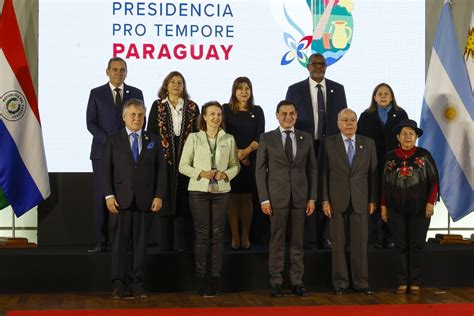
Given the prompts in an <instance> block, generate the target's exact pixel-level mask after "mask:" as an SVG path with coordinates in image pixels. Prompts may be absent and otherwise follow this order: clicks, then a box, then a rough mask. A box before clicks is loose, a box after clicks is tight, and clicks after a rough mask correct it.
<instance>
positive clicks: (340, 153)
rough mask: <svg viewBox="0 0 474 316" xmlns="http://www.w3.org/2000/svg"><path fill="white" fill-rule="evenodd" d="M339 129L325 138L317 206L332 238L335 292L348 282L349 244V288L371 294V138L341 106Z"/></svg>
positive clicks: (373, 177)
mask: <svg viewBox="0 0 474 316" xmlns="http://www.w3.org/2000/svg"><path fill="white" fill-rule="evenodd" d="M337 126H338V128H339V130H340V133H339V134H337V135H333V136H330V137H327V138H326V144H325V146H324V150H323V156H322V188H321V191H322V208H323V212H324V215H326V217H328V218H329V227H330V231H331V240H332V247H333V248H332V283H333V286H334V289H335V293H336V295H341V294H344V293H346V292H347V290H348V289H349V287H350V285H351V280H350V279H349V272H348V267H347V259H346V245H349V246H350V261H351V272H352V273H351V274H352V287H353V289H354V290H355V291H356V292H360V293H363V294H368V295H373V294H374V292H373V291H372V290H371V289H370V287H369V283H368V279H369V277H368V265H367V240H368V216H369V214H372V213H373V212H374V210H375V208H376V203H375V201H377V194H378V192H377V183H378V182H377V153H376V150H375V143H374V141H373V140H372V139H370V138H368V137H364V136H361V135H356V131H357V115H356V113H355V112H354V111H353V110H351V109H343V110H341V111H340V112H339V114H338V117H337Z"/></svg>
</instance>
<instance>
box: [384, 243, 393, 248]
mask: <svg viewBox="0 0 474 316" xmlns="http://www.w3.org/2000/svg"><path fill="white" fill-rule="evenodd" d="M393 247H395V244H394V243H393V242H389V243H387V244H386V245H385V248H387V249H392V248H393Z"/></svg>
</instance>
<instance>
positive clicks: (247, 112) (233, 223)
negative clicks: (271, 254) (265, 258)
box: [223, 77, 265, 249]
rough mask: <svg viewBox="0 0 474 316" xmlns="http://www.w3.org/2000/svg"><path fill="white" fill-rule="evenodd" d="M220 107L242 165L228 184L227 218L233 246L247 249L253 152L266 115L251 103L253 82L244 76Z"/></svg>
mask: <svg viewBox="0 0 474 316" xmlns="http://www.w3.org/2000/svg"><path fill="white" fill-rule="evenodd" d="M223 107H224V127H225V129H226V132H227V133H229V134H232V135H233V136H234V138H235V141H236V143H237V148H238V156H239V161H240V164H241V170H240V173H239V174H238V175H237V177H235V178H234V179H233V180H232V183H231V187H232V191H231V197H230V208H229V221H230V228H231V232H232V248H233V249H239V248H240V247H242V248H243V249H248V248H250V240H249V231H250V224H251V222H252V212H253V206H252V192H253V191H254V189H255V159H256V152H255V151H256V150H257V147H258V141H259V138H260V134H262V133H263V132H264V131H265V117H264V114H263V110H262V108H261V107H259V106H258V105H255V104H254V98H253V91H252V83H251V82H250V80H249V79H248V78H247V77H239V78H237V79H235V81H234V84H233V85H232V95H231V97H230V100H229V103H228V104H224V106H223ZM239 222H240V228H241V233H240V231H239Z"/></svg>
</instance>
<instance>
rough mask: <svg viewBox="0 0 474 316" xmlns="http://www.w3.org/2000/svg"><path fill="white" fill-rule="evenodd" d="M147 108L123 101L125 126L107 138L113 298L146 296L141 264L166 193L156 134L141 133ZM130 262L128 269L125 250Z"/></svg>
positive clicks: (105, 179)
mask: <svg viewBox="0 0 474 316" xmlns="http://www.w3.org/2000/svg"><path fill="white" fill-rule="evenodd" d="M145 112H146V109H145V106H144V105H143V102H142V101H141V100H138V99H131V100H128V101H125V103H124V105H123V121H124V122H125V128H122V129H120V130H119V131H118V132H116V133H114V134H112V135H110V136H108V137H107V141H106V143H105V146H104V152H103V155H102V168H103V169H102V170H103V173H102V180H103V183H102V184H103V190H104V194H105V201H106V204H107V208H108V210H109V212H110V230H111V237H112V269H111V272H112V285H113V298H114V299H120V298H126V297H130V296H133V297H135V298H146V297H147V294H146V292H145V289H144V280H145V278H144V263H145V255H146V246H147V233H148V230H149V227H150V223H151V218H150V216H151V215H152V212H158V211H159V210H160V209H161V207H162V205H163V199H164V197H165V194H166V188H167V187H166V164H165V161H164V156H163V149H162V146H161V141H160V140H159V138H158V137H157V136H155V135H153V134H148V133H146V132H143V131H142V128H143V125H144V121H145ZM129 245H131V249H132V261H131V262H132V264H131V267H130V268H129V269H127V262H128V261H129V260H128V248H129Z"/></svg>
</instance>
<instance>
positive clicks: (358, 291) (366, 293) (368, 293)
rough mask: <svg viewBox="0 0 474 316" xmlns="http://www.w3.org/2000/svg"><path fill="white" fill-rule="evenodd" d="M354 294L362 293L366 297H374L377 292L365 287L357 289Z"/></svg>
mask: <svg viewBox="0 0 474 316" xmlns="http://www.w3.org/2000/svg"><path fill="white" fill-rule="evenodd" d="M354 292H356V293H360V294H365V295H374V294H375V292H374V290H372V289H371V288H370V287H365V288H363V289H356V290H355V291H354Z"/></svg>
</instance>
